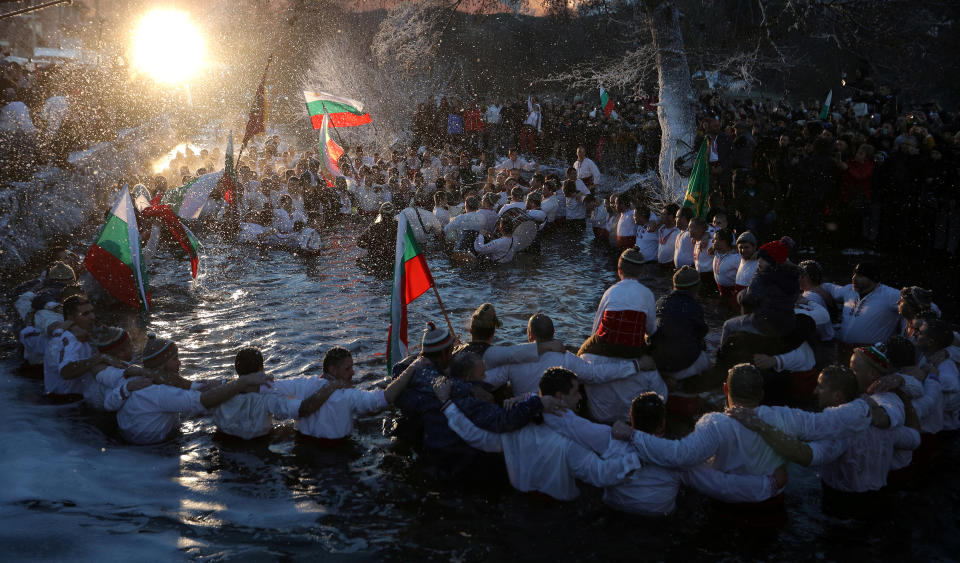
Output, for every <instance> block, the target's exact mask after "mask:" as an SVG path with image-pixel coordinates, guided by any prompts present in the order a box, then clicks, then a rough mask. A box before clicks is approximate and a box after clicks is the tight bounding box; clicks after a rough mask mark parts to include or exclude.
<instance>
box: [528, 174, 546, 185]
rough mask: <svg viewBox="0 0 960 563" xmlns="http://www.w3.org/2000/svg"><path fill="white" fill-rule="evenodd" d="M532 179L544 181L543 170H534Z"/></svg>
mask: <svg viewBox="0 0 960 563" xmlns="http://www.w3.org/2000/svg"><path fill="white" fill-rule="evenodd" d="M531 180H537V181H539V182H541V183H542V182H543V181H544V176H543V172H534V173H533V177H532V178H531Z"/></svg>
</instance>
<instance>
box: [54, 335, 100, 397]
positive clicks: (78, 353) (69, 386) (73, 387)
mask: <svg viewBox="0 0 960 563" xmlns="http://www.w3.org/2000/svg"><path fill="white" fill-rule="evenodd" d="M91 356H93V348H92V347H91V346H90V344H89V343H88V342H80V341H79V340H77V337H76V336H74V335H73V333H72V332H70V331H69V330H65V331H57V332H55V333H54V335H53V337H52V338H51V339H50V342H49V343H48V344H47V350H46V352H44V355H43V390H44V392H45V393H47V394H55V395H73V394H76V395H82V394H83V392H84V390H85V389H86V387H87V385H89V384H90V382H91V381H92V379H93V377H92V374H90V373H86V374H84V375H82V376H80V377H78V378H76V379H71V380H66V379H63V378H62V377H60V372H61V371H62V370H63V368H64V367H66V366H67V364H70V363H73V362H79V361H83V360H86V359H88V358H90V357H91Z"/></svg>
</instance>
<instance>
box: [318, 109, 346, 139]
mask: <svg viewBox="0 0 960 563" xmlns="http://www.w3.org/2000/svg"><path fill="white" fill-rule="evenodd" d="M320 105H321V106H323V114H324V115H326V116H327V123H329V124H330V127H333V132H334V133H336V134H337V138H338V139H340V146H341V147H342V146H346V143H344V142H343V137H341V136H340V131H337V126H336V125H334V124H333V120H331V119H330V113H329V112H328V111H327V104H326V102H324V101H322V100H321V101H320Z"/></svg>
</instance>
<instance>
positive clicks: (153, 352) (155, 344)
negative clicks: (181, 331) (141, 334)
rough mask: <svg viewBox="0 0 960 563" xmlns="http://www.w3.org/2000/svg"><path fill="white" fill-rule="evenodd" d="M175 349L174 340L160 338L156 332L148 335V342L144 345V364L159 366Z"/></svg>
mask: <svg viewBox="0 0 960 563" xmlns="http://www.w3.org/2000/svg"><path fill="white" fill-rule="evenodd" d="M171 351H173V340H167V339H166V338H158V337H157V335H156V334H154V333H152V332H151V333H150V334H148V335H147V343H146V344H145V345H144V346H143V365H144V366H146V367H158V366H160V365H162V364H163V363H164V362H165V361H166V360H167V357H168V356H169V354H170V352H171Z"/></svg>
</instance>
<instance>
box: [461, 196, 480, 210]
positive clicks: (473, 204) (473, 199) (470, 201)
mask: <svg viewBox="0 0 960 563" xmlns="http://www.w3.org/2000/svg"><path fill="white" fill-rule="evenodd" d="M463 205H464V207H466V208H467V211H476V210H478V209H480V199H479V198H477V196H474V195H472V196H470V197H468V198H467V199H466V200H464V202H463Z"/></svg>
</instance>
